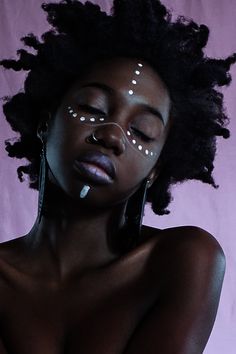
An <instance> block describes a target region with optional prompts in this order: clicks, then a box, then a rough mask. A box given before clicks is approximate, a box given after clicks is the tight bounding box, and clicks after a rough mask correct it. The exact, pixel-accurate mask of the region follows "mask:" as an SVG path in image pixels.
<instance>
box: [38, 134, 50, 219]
mask: <svg viewBox="0 0 236 354" xmlns="http://www.w3.org/2000/svg"><path fill="white" fill-rule="evenodd" d="M42 143H43V146H42V151H41V155H40V170H39V195H38V217H37V222H38V224H39V223H40V221H41V218H42V211H43V206H44V201H45V181H46V175H47V169H48V166H47V161H46V147H45V145H44V142H43V141H42Z"/></svg>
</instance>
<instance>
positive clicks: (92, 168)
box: [74, 151, 116, 184]
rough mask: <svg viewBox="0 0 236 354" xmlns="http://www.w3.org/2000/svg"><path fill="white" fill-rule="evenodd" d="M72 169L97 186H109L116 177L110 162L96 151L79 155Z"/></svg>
mask: <svg viewBox="0 0 236 354" xmlns="http://www.w3.org/2000/svg"><path fill="white" fill-rule="evenodd" d="M74 167H75V169H76V171H77V172H78V173H79V174H80V175H81V177H85V178H86V179H89V180H90V181H91V182H95V183H96V182H97V183H98V184H110V183H112V182H113V180H114V178H115V176H116V171H115V167H114V164H113V163H112V161H111V160H110V159H109V158H108V157H107V156H106V155H104V154H102V153H100V152H98V151H91V152H88V153H86V154H83V155H81V156H80V157H79V158H78V159H76V160H75V163H74Z"/></svg>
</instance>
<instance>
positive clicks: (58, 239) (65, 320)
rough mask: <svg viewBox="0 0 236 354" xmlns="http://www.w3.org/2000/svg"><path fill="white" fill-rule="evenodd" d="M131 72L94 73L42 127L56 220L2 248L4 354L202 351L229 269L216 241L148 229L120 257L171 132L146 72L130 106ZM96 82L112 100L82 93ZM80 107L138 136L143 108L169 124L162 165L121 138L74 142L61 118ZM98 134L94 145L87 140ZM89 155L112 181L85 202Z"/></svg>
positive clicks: (163, 131)
mask: <svg viewBox="0 0 236 354" xmlns="http://www.w3.org/2000/svg"><path fill="white" fill-rule="evenodd" d="M136 64H137V60H135V59H125V58H116V59H113V60H110V61H108V62H106V63H97V64H96V65H95V66H94V67H93V68H91V69H90V71H89V73H87V74H85V75H84V76H83V77H82V78H80V79H79V80H78V81H77V82H75V83H74V85H73V86H72V87H71V89H70V90H69V91H68V92H67V93H66V95H65V96H64V98H63V99H62V102H61V104H60V106H59V107H58V109H57V112H56V114H55V115H54V116H51V119H50V120H49V121H48V125H47V128H48V129H47V130H46V131H45V132H44V133H43V134H41V133H40V129H41V123H40V125H39V130H38V136H39V138H42V139H44V141H45V142H46V147H47V161H48V164H49V167H50V171H49V175H48V178H49V181H48V187H47V188H48V191H49V192H48V194H47V195H48V196H47V202H48V205H49V210H51V211H53V212H54V213H55V212H56V216H55V215H53V214H52V215H51V216H48V217H47V218H46V217H44V216H43V217H42V220H41V222H40V224H38V223H37V222H35V224H34V226H33V228H32V230H31V231H30V232H29V234H27V235H25V236H22V237H20V238H18V239H15V240H12V241H8V242H5V243H3V244H1V248H0V262H1V268H0V269H1V338H2V344H1V345H2V348H1V350H0V353H1V354H3V353H9V354H10V353H14V354H32V353H34V354H39V353H40V354H41V353H44V354H59V353H66V354H75V353H80V354H90V353H91V354H92V353H93V354H94V353H96V354H108V353H109V354H121V353H122V354H141V353H142V354H143V353H146V354H154V353H155V354H159V353H160V354H199V353H202V351H203V349H204V347H205V345H206V342H207V339H208V337H209V335H210V332H211V329H212V326H213V323H214V319H215V315H216V311H217V307H218V302H219V297H220V292H221V286H222V281H223V276H224V269H225V259H224V255H223V251H222V249H221V247H220V246H219V244H218V243H217V241H216V240H215V239H214V237H213V236H211V235H210V234H209V233H207V232H206V231H204V230H202V229H199V228H196V227H191V226H186V227H177V228H170V229H165V230H158V229H155V228H151V227H148V226H143V227H142V231H141V235H142V237H141V240H142V241H141V242H140V244H139V245H138V246H137V247H135V248H134V249H132V250H128V251H126V252H123V253H121V251H120V250H118V248H117V247H116V245H117V239H119V236H121V235H122V233H123V232H124V223H125V218H124V213H125V208H126V205H127V200H128V199H129V197H130V196H131V195H132V194H133V193H134V192H135V191H137V190H138V188H139V187H140V185H141V183H142V181H143V180H144V179H145V178H146V177H148V178H149V180H150V185H151V184H152V183H153V182H154V181H155V179H156V178H158V174H159V172H160V169H161V162H160V159H158V158H159V155H160V153H161V150H162V148H163V146H164V143H165V140H166V137H167V135H168V132H169V129H170V126H171V114H170V111H171V101H170V98H169V94H168V90H167V88H166V87H165V85H164V83H163V82H162V80H161V79H160V78H159V76H158V75H157V73H156V72H154V71H153V70H152V68H151V67H149V66H148V65H147V64H146V65H145V66H144V68H143V70H142V76H141V77H140V79H139V85H137V88H136V89H135V95H133V96H130V95H129V94H128V90H129V87H130V77H131V76H132V73H133V71H134V68H135V66H136ZM91 82H99V83H102V84H105V85H107V86H109V87H110V88H112V89H113V91H112V94H108V93H104V92H103V91H102V90H101V89H98V88H94V87H93V88H92V87H90V88H86V89H82V90H81V86H82V85H83V84H89V83H91ZM78 92H79V93H78ZM78 97H83V100H84V101H86V102H83V103H86V104H90V105H93V106H96V105H97V107H98V105H100V107H99V108H100V109H101V110H103V111H106V112H107V114H109V115H112V121H113V122H117V123H119V124H120V125H121V126H122V127H123V126H124V127H125V126H127V125H130V124H131V125H132V124H134V123H135V124H137V125H139V121H140V119H141V116H142V119H147V120H149V121H150V122H151V121H153V119H154V118H153V115H152V114H151V113H150V112H148V111H147V110H146V108H144V106H143V104H148V105H149V106H152V107H154V108H156V109H158V110H159V112H160V113H161V115H162V116H163V122H164V123H162V122H161V121H158V123H157V124H158V127H159V133H158V134H157V135H156V140H155V142H154V145H155V149H156V150H155V151H156V152H157V157H156V159H149V158H146V157H145V156H141V154H140V153H139V152H137V151H135V150H134V149H132V148H131V147H130V146H129V145H128V144H127V142H126V141H125V139H124V136H123V135H122V131H121V130H120V129H117V127H115V126H112V125H110V126H103V127H98V126H96V127H95V126H84V127H83V128H81V129H79V130H78V128H76V127H78V126H77V125H76V124H77V122H76V120H72V119H70V118H68V114H67V113H66V111H65V107H67V105H68V104H71V102H73V100H75V99H77V98H78ZM81 113H83V114H84V112H81ZM155 119H158V118H157V117H155ZM42 124H43V122H42ZM135 124H134V125H135ZM155 124H156V123H155ZM136 128H137V126H136ZM139 128H140V126H139ZM93 131H96V136H97V137H98V138H99V143H95V142H91V141H89V140H87V139H86V138H87V137H88V136H90V135H91V133H92V132H93ZM152 131H153V129H152ZM88 150H89V151H91V150H93V151H100V152H102V153H104V154H106V155H108V156H109V158H110V159H111V160H112V161H113V163H114V164H115V167H116V176H115V178H114V180H113V181H112V183H111V184H109V185H105V186H97V185H93V186H92V188H91V191H90V192H89V194H88V196H87V197H86V198H85V199H83V200H82V199H81V198H80V197H79V195H80V191H81V189H82V188H83V185H84V183H85V181H84V180H83V179H82V178H75V176H74V174H73V173H72V168H71V166H72V164H73V161H74V160H75V159H76V157H77V156H78V153H81V152H86V151H88ZM131 171H132V172H131ZM50 191H51V192H50ZM54 191H55V192H54ZM4 348H5V349H4Z"/></svg>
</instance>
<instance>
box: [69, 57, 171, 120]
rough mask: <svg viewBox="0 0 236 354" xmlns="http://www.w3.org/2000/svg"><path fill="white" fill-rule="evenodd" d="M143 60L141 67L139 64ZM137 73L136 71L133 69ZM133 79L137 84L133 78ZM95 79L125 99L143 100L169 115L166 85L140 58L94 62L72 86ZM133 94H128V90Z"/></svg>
mask: <svg viewBox="0 0 236 354" xmlns="http://www.w3.org/2000/svg"><path fill="white" fill-rule="evenodd" d="M138 63H142V65H143V66H142V67H141V68H140V67H139V66H138ZM137 70H138V71H139V72H140V74H139V75H137V74H136V71H137ZM133 80H136V82H137V83H136V85H135V86H134V85H132V81H133ZM89 82H98V83H103V84H105V85H107V86H109V87H111V88H112V89H113V90H114V91H115V92H117V93H118V94H120V96H119V98H120V99H121V98H122V97H123V98H124V102H125V103H129V102H130V103H144V104H145V103H146V104H149V105H151V106H153V107H156V108H158V109H159V110H161V111H162V114H163V115H164V116H165V115H168V113H169V109H170V96H169V93H168V89H167V87H166V85H165V84H164V82H163V81H162V79H161V78H160V76H159V75H158V73H157V72H156V71H155V70H154V69H153V68H152V67H151V66H150V65H149V64H147V63H146V62H144V61H143V60H142V59H134V58H112V59H109V60H104V61H101V62H98V63H96V64H94V65H93V66H92V67H90V68H89V70H87V71H86V72H85V73H84V74H83V75H82V76H81V77H80V79H79V82H78V83H77V84H75V86H77V85H80V84H83V83H89ZM131 89H132V90H133V91H134V94H133V95H132V96H131V95H129V90H131Z"/></svg>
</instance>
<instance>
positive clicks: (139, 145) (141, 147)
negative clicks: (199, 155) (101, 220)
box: [67, 62, 157, 198]
mask: <svg viewBox="0 0 236 354" xmlns="http://www.w3.org/2000/svg"><path fill="white" fill-rule="evenodd" d="M142 68H143V64H142V63H140V62H139V63H137V67H136V68H134V74H133V75H134V76H133V77H132V78H131V81H130V85H131V87H130V88H129V90H128V93H129V95H130V96H133V95H134V94H135V91H134V90H135V88H137V85H138V76H140V75H141V69H142ZM67 109H68V112H69V115H70V116H71V117H73V118H77V116H78V113H77V112H76V109H74V108H72V107H71V106H69V107H67ZM78 121H79V122H80V123H83V124H86V125H108V124H113V125H116V126H117V127H119V128H120V129H121V130H122V132H123V135H124V136H125V138H126V140H127V141H128V143H129V145H130V146H131V147H132V148H133V149H135V151H137V152H138V153H140V154H142V156H144V157H146V158H147V157H148V158H156V156H157V154H156V152H154V151H152V150H149V149H147V148H146V146H145V142H144V141H142V139H141V138H140V139H139V138H137V135H135V136H134V132H133V131H132V130H131V131H130V130H127V131H126V132H125V131H124V129H123V128H122V127H121V126H120V125H119V124H117V123H115V122H110V121H108V119H107V118H104V117H86V116H81V117H80V118H79V119H78ZM85 187H86V186H84V188H85ZM82 191H83V190H82ZM82 191H81V193H82ZM83 193H85V191H83ZM86 193H88V191H87V192H86ZM81 198H82V197H81Z"/></svg>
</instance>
